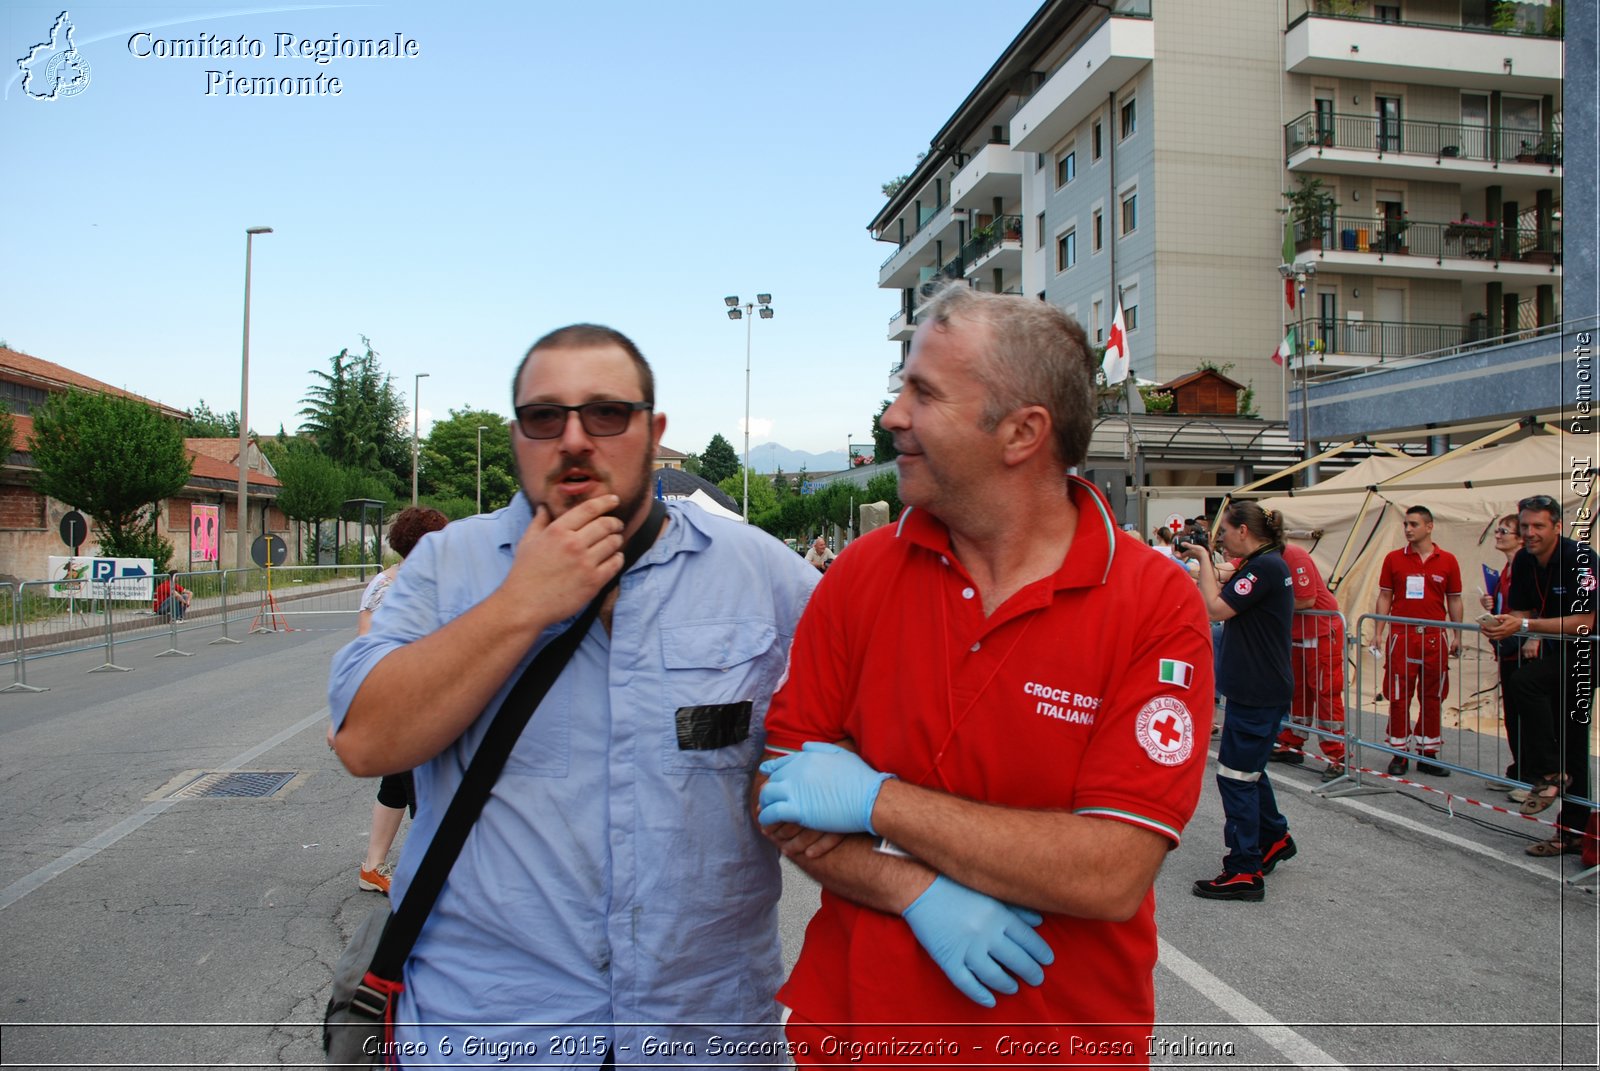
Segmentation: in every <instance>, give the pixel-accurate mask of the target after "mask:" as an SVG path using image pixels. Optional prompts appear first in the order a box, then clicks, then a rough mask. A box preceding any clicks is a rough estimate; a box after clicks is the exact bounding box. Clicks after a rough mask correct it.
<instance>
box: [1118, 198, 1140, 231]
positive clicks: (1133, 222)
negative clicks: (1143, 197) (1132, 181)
mask: <svg viewBox="0 0 1600 1071" xmlns="http://www.w3.org/2000/svg"><path fill="white" fill-rule="evenodd" d="M1138 226H1139V195H1138V194H1137V193H1133V192H1129V193H1125V194H1123V195H1122V233H1123V234H1132V233H1133V231H1134V230H1135V229H1136V228H1137V227H1138Z"/></svg>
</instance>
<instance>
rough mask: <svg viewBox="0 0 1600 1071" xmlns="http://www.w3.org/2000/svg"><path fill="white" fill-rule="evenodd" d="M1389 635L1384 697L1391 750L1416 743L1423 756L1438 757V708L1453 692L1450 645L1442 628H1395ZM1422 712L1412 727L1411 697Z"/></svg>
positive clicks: (1403, 626)
mask: <svg viewBox="0 0 1600 1071" xmlns="http://www.w3.org/2000/svg"><path fill="white" fill-rule="evenodd" d="M1394 629H1395V631H1394V632H1391V633H1390V635H1389V643H1388V646H1387V650H1386V654H1387V656H1388V660H1387V664H1386V665H1385V667H1384V674H1383V681H1384V683H1383V694H1384V695H1385V696H1386V697H1387V698H1388V700H1389V746H1390V747H1393V748H1405V747H1406V746H1407V745H1408V744H1410V743H1411V742H1413V741H1415V742H1416V745H1417V746H1416V748H1415V749H1414V750H1416V751H1417V752H1419V753H1420V754H1423V755H1437V754H1438V753H1439V745H1440V743H1441V738H1440V735H1439V732H1440V730H1439V708H1440V706H1441V705H1442V704H1443V702H1444V697H1445V695H1446V694H1447V693H1448V692H1449V691H1450V644H1449V641H1448V640H1447V639H1446V637H1445V630H1444V629H1442V628H1426V627H1424V626H1421V625H1400V624H1396V625H1395V626H1394ZM1412 695H1416V696H1417V698H1418V700H1419V701H1420V705H1421V712H1420V715H1419V717H1418V718H1417V721H1416V723H1415V724H1414V725H1413V724H1412V723H1411V718H1410V713H1411V697H1412Z"/></svg>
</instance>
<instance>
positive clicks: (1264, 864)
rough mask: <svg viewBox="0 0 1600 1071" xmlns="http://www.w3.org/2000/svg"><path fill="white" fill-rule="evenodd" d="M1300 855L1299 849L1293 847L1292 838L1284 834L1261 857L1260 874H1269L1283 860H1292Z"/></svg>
mask: <svg viewBox="0 0 1600 1071" xmlns="http://www.w3.org/2000/svg"><path fill="white" fill-rule="evenodd" d="M1298 854H1300V849H1299V848H1296V847H1295V845H1294V838H1293V837H1291V836H1289V834H1287V833H1285V834H1284V835H1283V836H1281V837H1279V838H1278V839H1277V841H1275V842H1274V843H1273V845H1272V847H1270V848H1268V849H1267V851H1266V854H1265V855H1263V856H1262V857H1261V873H1263V874H1270V873H1272V871H1273V870H1274V868H1276V867H1277V865H1278V864H1279V863H1281V862H1283V861H1284V860H1285V859H1293V858H1294V857H1295V856H1296V855H1298Z"/></svg>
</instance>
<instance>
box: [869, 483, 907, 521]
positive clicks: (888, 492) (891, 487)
mask: <svg viewBox="0 0 1600 1071" xmlns="http://www.w3.org/2000/svg"><path fill="white" fill-rule="evenodd" d="M861 501H862V502H887V503H889V516H890V518H894V517H898V516H900V511H901V510H902V509H904V508H905V503H904V502H901V501H900V477H899V476H897V475H896V474H895V473H892V472H880V473H878V475H876V476H874V477H873V478H872V479H870V480H868V481H867V490H866V493H865V494H863V495H862V496H861Z"/></svg>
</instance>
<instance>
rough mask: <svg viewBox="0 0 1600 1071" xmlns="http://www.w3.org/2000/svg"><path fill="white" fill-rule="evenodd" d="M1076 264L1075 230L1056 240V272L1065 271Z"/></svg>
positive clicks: (1076, 239) (1076, 238) (1076, 235)
mask: <svg viewBox="0 0 1600 1071" xmlns="http://www.w3.org/2000/svg"><path fill="white" fill-rule="evenodd" d="M1076 263H1078V232H1077V230H1076V228H1074V229H1073V230H1070V231H1068V232H1067V233H1066V234H1063V235H1062V236H1061V237H1059V238H1057V239H1056V271H1066V270H1067V269H1068V268H1070V267H1072V266H1073V265H1074V264H1076Z"/></svg>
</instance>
